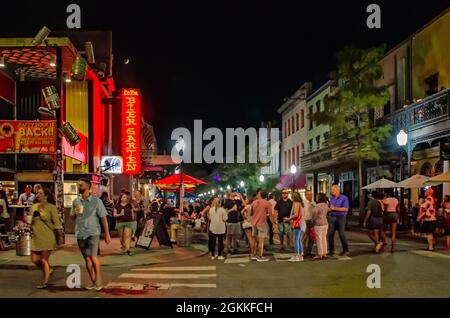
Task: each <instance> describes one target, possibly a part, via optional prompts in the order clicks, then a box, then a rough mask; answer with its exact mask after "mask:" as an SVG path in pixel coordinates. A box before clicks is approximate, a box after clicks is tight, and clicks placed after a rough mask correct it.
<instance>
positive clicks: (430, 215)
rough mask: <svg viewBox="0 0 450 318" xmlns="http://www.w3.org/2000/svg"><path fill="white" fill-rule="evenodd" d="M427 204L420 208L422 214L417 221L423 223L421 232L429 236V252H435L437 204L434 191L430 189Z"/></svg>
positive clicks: (426, 193) (426, 194) (427, 194)
mask: <svg viewBox="0 0 450 318" xmlns="http://www.w3.org/2000/svg"><path fill="white" fill-rule="evenodd" d="M425 196H426V199H425V202H424V203H423V204H422V205H421V206H420V212H419V215H418V217H417V221H418V222H421V224H422V226H421V227H420V231H421V232H422V233H425V234H426V235H427V241H428V248H427V250H428V251H434V246H433V241H434V236H433V235H434V232H435V230H436V215H437V213H436V205H435V204H436V203H435V200H434V190H433V189H432V188H429V189H428V190H427V191H426V192H425Z"/></svg>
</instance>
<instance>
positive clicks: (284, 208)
mask: <svg viewBox="0 0 450 318" xmlns="http://www.w3.org/2000/svg"><path fill="white" fill-rule="evenodd" d="M274 210H277V211H278V222H279V223H282V222H283V218H288V217H290V216H291V211H292V201H291V199H287V200H286V201H284V200H279V201H278V202H277V204H276V205H275V208H274Z"/></svg>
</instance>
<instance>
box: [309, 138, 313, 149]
mask: <svg viewBox="0 0 450 318" xmlns="http://www.w3.org/2000/svg"><path fill="white" fill-rule="evenodd" d="M309 151H310V152H312V151H313V140H312V139H310V140H309Z"/></svg>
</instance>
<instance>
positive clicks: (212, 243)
mask: <svg viewBox="0 0 450 318" xmlns="http://www.w3.org/2000/svg"><path fill="white" fill-rule="evenodd" d="M224 236H225V234H214V233H212V232H211V231H209V251H210V252H211V256H215V253H216V239H218V240H219V253H218V254H217V255H218V256H221V255H222V252H223V237H224Z"/></svg>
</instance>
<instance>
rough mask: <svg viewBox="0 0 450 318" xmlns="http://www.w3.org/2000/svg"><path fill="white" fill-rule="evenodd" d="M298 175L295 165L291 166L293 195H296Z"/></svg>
mask: <svg viewBox="0 0 450 318" xmlns="http://www.w3.org/2000/svg"><path fill="white" fill-rule="evenodd" d="M296 173H297V167H296V166H295V165H292V166H291V174H292V194H294V186H295V174H296Z"/></svg>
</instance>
